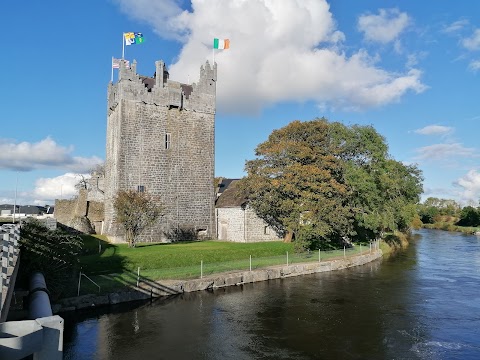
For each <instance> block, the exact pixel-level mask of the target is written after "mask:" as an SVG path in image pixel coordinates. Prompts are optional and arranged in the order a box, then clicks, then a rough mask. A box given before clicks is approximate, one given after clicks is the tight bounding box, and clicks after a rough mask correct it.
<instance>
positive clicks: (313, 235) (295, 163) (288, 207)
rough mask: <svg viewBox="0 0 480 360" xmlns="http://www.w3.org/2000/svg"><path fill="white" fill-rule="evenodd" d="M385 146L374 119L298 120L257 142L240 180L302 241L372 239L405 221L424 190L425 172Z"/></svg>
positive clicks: (258, 205) (261, 208)
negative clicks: (365, 121)
mask: <svg viewBox="0 0 480 360" xmlns="http://www.w3.org/2000/svg"><path fill="white" fill-rule="evenodd" d="M387 151H388V147H387V145H386V143H385V140H384V138H383V137H382V136H381V135H379V134H378V133H377V132H376V131H375V129H373V127H371V126H358V125H354V126H352V127H347V126H345V125H343V124H341V123H336V122H335V123H329V122H328V121H327V120H326V119H316V120H313V121H307V122H300V121H294V122H292V123H290V124H289V125H287V126H286V127H284V128H282V129H279V130H275V131H274V132H272V134H271V135H270V136H269V138H268V140H267V141H266V142H264V143H262V144H260V145H258V147H257V148H256V156H257V158H256V159H254V160H250V161H247V162H246V165H245V169H246V171H247V173H248V176H247V177H246V178H244V179H243V180H242V181H243V184H244V185H243V186H244V188H245V190H246V192H247V193H248V198H249V204H250V206H252V208H253V209H254V210H255V211H256V213H257V215H259V216H260V217H261V218H262V219H264V220H265V221H266V222H267V223H268V224H269V225H270V226H272V227H274V228H275V229H277V231H278V232H279V233H286V232H293V233H294V234H295V238H296V241H299V240H300V241H303V242H304V243H305V247H310V248H318V247H321V246H325V244H326V243H327V242H331V241H333V242H337V243H342V242H343V243H345V242H347V243H348V242H350V241H351V240H359V239H365V238H367V239H368V238H373V237H376V236H378V234H379V233H381V232H383V231H385V230H397V229H398V230H405V229H406V228H408V227H409V225H410V223H411V221H413V219H414V217H415V216H416V211H415V204H416V203H417V202H418V200H419V194H420V193H421V192H422V185H421V181H422V177H421V172H420V171H419V170H418V169H417V168H416V167H415V166H413V165H409V166H406V165H403V164H402V163H400V162H398V161H395V160H393V159H390V158H389V156H388V153H387Z"/></svg>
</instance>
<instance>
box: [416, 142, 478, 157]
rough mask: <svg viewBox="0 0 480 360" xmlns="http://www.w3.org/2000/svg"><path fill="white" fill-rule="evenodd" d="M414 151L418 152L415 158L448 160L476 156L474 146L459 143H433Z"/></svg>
mask: <svg viewBox="0 0 480 360" xmlns="http://www.w3.org/2000/svg"><path fill="white" fill-rule="evenodd" d="M415 152H416V153H417V154H418V155H417V157H416V159H417V160H448V159H452V158H458V157H476V156H478V154H477V151H476V150H475V149H474V148H467V147H464V146H463V145H462V144H460V143H452V144H434V145H429V146H424V147H421V148H418V149H416V150H415Z"/></svg>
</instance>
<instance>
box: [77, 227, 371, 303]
mask: <svg viewBox="0 0 480 360" xmlns="http://www.w3.org/2000/svg"><path fill="white" fill-rule="evenodd" d="M83 238H84V244H85V247H84V255H83V256H82V257H81V259H80V263H81V266H82V272H84V273H86V274H87V275H88V276H89V277H90V278H91V279H92V280H94V281H95V282H96V283H97V284H98V285H100V287H101V292H108V291H112V290H115V289H118V288H121V287H125V286H128V285H133V284H136V281H137V271H138V268H140V277H141V278H143V279H145V280H160V279H189V278H199V277H200V275H201V274H203V276H208V275H211V274H214V273H221V272H228V271H233V270H248V269H249V268H250V266H252V269H256V268H261V267H265V266H272V265H282V264H286V263H287V261H288V263H289V264H291V263H299V262H309V261H318V260H319V256H320V259H321V260H322V261H323V260H328V259H331V258H334V257H343V256H344V252H343V249H341V250H333V251H322V252H320V254H319V253H318V252H307V253H302V254H296V253H295V252H294V249H293V244H291V243H283V242H261V243H232V242H221V241H202V242H184V243H175V244H159V243H148V244H139V245H138V246H137V247H136V248H129V247H128V246H127V245H126V244H110V243H108V242H106V241H105V238H102V237H93V236H83ZM368 249H369V247H368V246H366V245H362V247H360V246H355V247H354V248H352V249H349V250H347V251H346V252H345V256H352V255H355V254H358V253H360V251H361V250H363V251H367V250H368ZM287 253H288V259H287ZM250 256H251V257H252V260H251V263H250ZM97 290H98V289H97V288H96V286H95V285H94V284H92V283H90V281H88V280H84V279H82V290H81V293H82V294H83V293H89V292H96V291H97Z"/></svg>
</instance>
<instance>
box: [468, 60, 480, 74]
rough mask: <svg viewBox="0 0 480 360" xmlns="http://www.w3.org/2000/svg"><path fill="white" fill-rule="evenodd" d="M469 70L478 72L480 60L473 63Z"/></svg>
mask: <svg viewBox="0 0 480 360" xmlns="http://www.w3.org/2000/svg"><path fill="white" fill-rule="evenodd" d="M468 68H469V69H470V70H472V71H473V72H477V71H478V70H480V60H473V61H471V62H470V64H469V65H468Z"/></svg>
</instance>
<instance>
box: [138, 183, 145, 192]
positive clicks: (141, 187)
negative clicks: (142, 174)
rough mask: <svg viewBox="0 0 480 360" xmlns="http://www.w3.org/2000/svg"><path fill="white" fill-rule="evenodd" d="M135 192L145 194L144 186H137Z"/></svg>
mask: <svg viewBox="0 0 480 360" xmlns="http://www.w3.org/2000/svg"><path fill="white" fill-rule="evenodd" d="M137 191H138V192H141V193H143V192H145V186H144V185H138V186H137Z"/></svg>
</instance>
